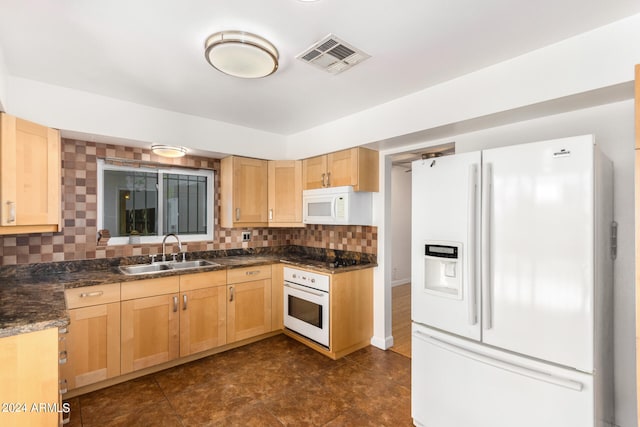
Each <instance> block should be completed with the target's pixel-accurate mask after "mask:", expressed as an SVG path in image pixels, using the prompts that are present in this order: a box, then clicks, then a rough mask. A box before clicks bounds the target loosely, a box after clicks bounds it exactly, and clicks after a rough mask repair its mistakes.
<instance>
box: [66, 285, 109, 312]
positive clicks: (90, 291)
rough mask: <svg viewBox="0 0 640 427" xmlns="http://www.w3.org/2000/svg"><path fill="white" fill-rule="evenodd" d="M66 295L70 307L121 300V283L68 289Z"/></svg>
mask: <svg viewBox="0 0 640 427" xmlns="http://www.w3.org/2000/svg"><path fill="white" fill-rule="evenodd" d="M64 296H65V297H66V299H67V308H68V309H72V308H80V307H89V306H91V305H98V304H108V303H111V302H120V283H112V284H110V285H98V286H84V287H81V288H73V289H66V290H65V291H64Z"/></svg>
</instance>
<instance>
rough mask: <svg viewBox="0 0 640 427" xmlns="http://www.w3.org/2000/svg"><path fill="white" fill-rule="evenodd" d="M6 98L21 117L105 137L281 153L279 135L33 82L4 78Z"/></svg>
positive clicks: (267, 155)
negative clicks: (6, 90)
mask: <svg viewBox="0 0 640 427" xmlns="http://www.w3.org/2000/svg"><path fill="white" fill-rule="evenodd" d="M8 98H9V102H10V103H11V109H10V110H9V111H7V112H9V113H11V114H13V115H16V116H19V117H22V118H24V119H28V120H32V121H35V122H37V123H41V124H44V125H47V126H50V127H55V128H58V129H62V130H71V131H74V132H76V133H81V134H82V133H84V134H87V135H97V136H98V137H99V136H107V137H109V138H110V139H111V140H113V139H114V138H115V139H124V140H130V141H142V142H147V143H148V144H147V145H146V146H147V147H149V146H150V145H151V144H152V143H158V144H170V145H187V146H188V147H189V148H192V149H196V150H202V151H206V152H210V153H232V154H237V155H241V156H242V155H244V156H249V157H259V158H264V159H271V158H274V156H275V158H277V157H278V156H279V155H280V154H281V153H283V152H284V151H285V144H286V141H285V138H284V137H283V136H282V135H277V134H274V133H269V132H264V131H260V130H256V129H250V128H247V127H243V126H236V125H232V124H229V123H224V122H220V121H216V120H210V119H205V118H202V117H196V116H191V115H188V114H181V113H176V112H173V111H167V110H161V109H159V108H152V107H147V106H144V105H140V104H135V103H132V102H128V101H122V100H119V99H115V98H109V97H106V96H101V95H96V94H93V93H89V92H83V91H80V90H74V89H69V88H63V87H60V86H53V85H49V84H46V83H42V82H37V81H34V80H28V79H23V78H18V77H13V76H9V78H8ZM63 135H64V133H63ZM88 140H90V141H91V140H98V139H96V138H93V137H92V138H90V139H88ZM102 142H106V141H102ZM129 145H132V144H129Z"/></svg>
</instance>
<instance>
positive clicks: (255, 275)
mask: <svg viewBox="0 0 640 427" xmlns="http://www.w3.org/2000/svg"><path fill="white" fill-rule="evenodd" d="M270 277H271V265H259V266H255V267H244V268H236V269H231V270H227V283H242V282H250V281H252V280H262V279H269V278H270Z"/></svg>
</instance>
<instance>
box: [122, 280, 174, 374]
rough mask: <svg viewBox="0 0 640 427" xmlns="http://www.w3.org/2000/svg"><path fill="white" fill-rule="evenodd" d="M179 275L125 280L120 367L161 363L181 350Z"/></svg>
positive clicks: (125, 370) (129, 368) (132, 368)
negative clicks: (132, 280) (133, 280)
mask: <svg viewBox="0 0 640 427" xmlns="http://www.w3.org/2000/svg"><path fill="white" fill-rule="evenodd" d="M178 291H179V277H178V276H172V277H163V278H158V279H146V280H137V281H135V282H125V283H123V284H122V288H121V293H122V300H123V301H122V303H121V305H120V308H121V318H122V320H121V322H122V324H121V331H122V332H121V333H122V336H121V343H122V344H121V345H122V346H121V349H120V350H121V359H120V360H121V370H122V373H123V374H126V373H129V372H132V371H137V370H139V369H143V368H147V367H149V366H154V365H158V364H160V363H164V362H168V361H170V360H172V359H175V358H177V357H178V355H179V354H180V339H179V335H178V334H179V330H180V328H179V326H180V323H179V321H180V320H179V316H180V314H179V312H178V309H179V301H178Z"/></svg>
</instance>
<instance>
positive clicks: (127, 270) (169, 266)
mask: <svg viewBox="0 0 640 427" xmlns="http://www.w3.org/2000/svg"><path fill="white" fill-rule="evenodd" d="M217 265H220V264H217V263H215V262H211V261H207V260H206V259H196V260H193V261H169V262H158V263H154V264H137V265H123V266H120V267H118V269H119V270H120V272H122V273H123V274H126V275H128V276H133V275H138V274H153V273H161V272H163V271H170V270H190V269H195V268H201V267H209V266H217Z"/></svg>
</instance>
